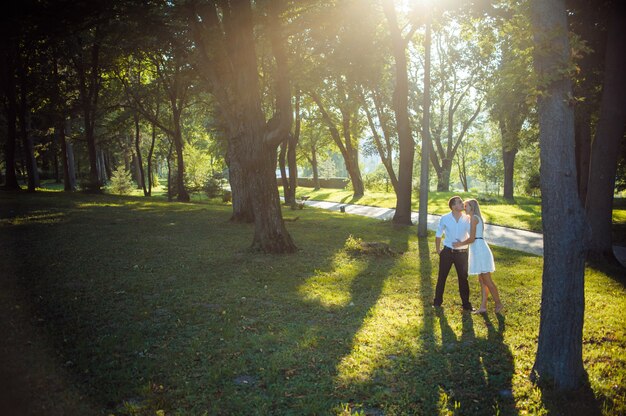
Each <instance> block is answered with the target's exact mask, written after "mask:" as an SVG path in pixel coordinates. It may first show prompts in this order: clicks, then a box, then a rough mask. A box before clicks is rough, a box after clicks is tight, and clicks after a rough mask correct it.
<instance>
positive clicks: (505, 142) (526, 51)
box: [488, 13, 532, 201]
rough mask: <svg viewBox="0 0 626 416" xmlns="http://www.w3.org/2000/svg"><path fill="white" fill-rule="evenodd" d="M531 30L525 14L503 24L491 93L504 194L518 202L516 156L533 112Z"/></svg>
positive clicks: (492, 113) (492, 115)
mask: <svg viewBox="0 0 626 416" xmlns="http://www.w3.org/2000/svg"><path fill="white" fill-rule="evenodd" d="M528 32H529V22H528V18H527V16H526V15H525V14H523V13H514V14H513V16H512V17H511V18H509V19H506V20H504V21H503V22H502V24H501V25H500V28H499V33H498V37H499V38H500V41H499V45H498V49H499V52H500V53H499V56H500V59H499V63H498V68H497V70H496V71H495V72H494V74H493V80H494V81H493V83H492V85H491V88H490V91H489V94H488V103H489V110H490V114H491V117H492V118H493V119H494V121H495V122H496V123H497V124H498V127H499V128H500V140H501V148H502V162H503V166H504V190H503V196H504V198H505V199H507V200H509V201H514V195H513V192H514V183H513V178H514V173H515V158H516V155H517V153H518V151H519V148H520V145H521V142H520V136H521V132H522V128H523V125H524V123H525V122H526V120H527V119H528V117H529V113H530V100H531V99H530V94H531V82H532V77H531V71H532V54H531V51H532V48H531V46H532V45H531V42H530V39H529V38H528V36H527V33H528Z"/></svg>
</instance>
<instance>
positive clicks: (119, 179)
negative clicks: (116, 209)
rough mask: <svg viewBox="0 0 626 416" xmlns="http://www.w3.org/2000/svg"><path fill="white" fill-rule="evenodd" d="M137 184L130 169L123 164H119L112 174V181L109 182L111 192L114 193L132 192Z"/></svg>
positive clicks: (125, 193)
mask: <svg viewBox="0 0 626 416" xmlns="http://www.w3.org/2000/svg"><path fill="white" fill-rule="evenodd" d="M134 187H135V184H134V183H133V180H132V178H131V175H130V171H127V170H126V168H125V167H124V166H122V165H120V166H118V167H117V169H115V170H114V171H113V174H112V175H111V183H110V184H109V192H111V193H112V194H119V195H128V194H130V193H131V192H132V190H133V188H134Z"/></svg>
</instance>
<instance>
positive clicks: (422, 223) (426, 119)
mask: <svg viewBox="0 0 626 416" xmlns="http://www.w3.org/2000/svg"><path fill="white" fill-rule="evenodd" d="M431 20H432V16H430V15H429V16H428V17H427V20H426V34H425V36H424V98H423V100H424V101H423V104H422V107H423V111H424V115H423V117H422V156H421V157H422V160H421V161H420V194H419V213H418V220H417V235H418V236H419V237H427V236H428V191H429V187H430V178H429V177H428V176H429V163H428V161H429V159H430V152H431V148H430V145H431V138H430V49H431V44H432V33H431V30H432V28H431Z"/></svg>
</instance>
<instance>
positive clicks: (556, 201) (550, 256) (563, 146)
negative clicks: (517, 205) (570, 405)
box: [531, 0, 586, 390]
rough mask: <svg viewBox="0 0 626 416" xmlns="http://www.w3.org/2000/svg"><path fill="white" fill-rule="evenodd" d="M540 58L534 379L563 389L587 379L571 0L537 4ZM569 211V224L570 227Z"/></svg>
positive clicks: (536, 33)
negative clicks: (540, 258)
mask: <svg viewBox="0 0 626 416" xmlns="http://www.w3.org/2000/svg"><path fill="white" fill-rule="evenodd" d="M531 10H532V22H533V29H534V30H533V32H534V40H535V52H534V54H535V55H534V65H535V70H536V71H537V73H538V74H539V77H540V79H543V80H551V82H550V84H548V86H547V87H546V89H545V90H544V91H542V93H541V94H540V95H539V97H540V98H539V100H538V113H539V129H540V133H539V141H540V147H541V151H540V158H541V195H542V200H541V206H542V218H543V239H544V262H543V276H542V283H543V288H542V294H541V318H540V319H541V320H540V326H539V341H538V347H537V355H536V357H535V363H534V366H533V373H532V378H533V379H534V380H535V381H536V382H539V383H540V384H544V383H547V384H548V385H552V386H554V387H555V388H556V389H557V390H574V389H577V388H578V387H580V386H581V385H582V383H583V381H584V376H585V371H584V368H583V360H582V328H583V318H584V308H585V301H584V271H585V269H584V267H585V246H586V241H585V231H586V230H585V228H586V227H585V218H584V214H583V212H584V211H583V209H582V205H581V204H580V201H579V199H578V191H577V184H576V163H575V156H574V112H573V109H572V108H571V107H570V106H569V104H568V103H569V101H568V97H571V93H572V86H571V81H570V80H569V78H567V75H566V76H565V78H564V77H563V75H559V74H563V73H564V72H565V71H563V69H562V68H563V65H564V63H567V62H570V47H569V42H568V31H567V18H566V16H567V15H566V9H565V2H564V0H556V1H541V0H533V2H532V3H531ZM563 218H567V227H563Z"/></svg>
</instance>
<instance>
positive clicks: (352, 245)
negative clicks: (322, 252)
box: [343, 234, 363, 254]
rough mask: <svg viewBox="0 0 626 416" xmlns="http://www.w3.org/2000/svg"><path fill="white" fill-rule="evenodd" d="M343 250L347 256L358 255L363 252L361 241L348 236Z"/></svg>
mask: <svg viewBox="0 0 626 416" xmlns="http://www.w3.org/2000/svg"><path fill="white" fill-rule="evenodd" d="M343 248H344V249H345V250H346V252H347V253H349V254H360V253H361V252H362V251H363V240H361V239H360V238H358V237H354V236H352V234H350V235H349V236H348V238H347V239H346V243H345V244H344V246H343Z"/></svg>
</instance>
